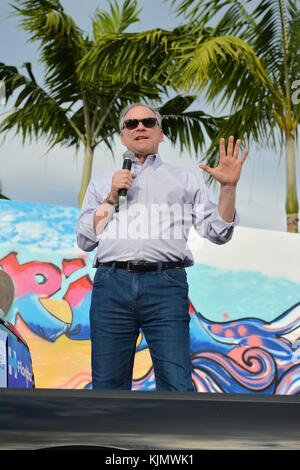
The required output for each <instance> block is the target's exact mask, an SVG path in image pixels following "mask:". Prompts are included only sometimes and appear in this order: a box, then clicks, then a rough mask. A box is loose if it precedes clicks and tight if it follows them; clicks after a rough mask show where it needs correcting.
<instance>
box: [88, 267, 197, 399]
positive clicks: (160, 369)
mask: <svg viewBox="0 0 300 470" xmlns="http://www.w3.org/2000/svg"><path fill="white" fill-rule="evenodd" d="M189 321H190V316H189V301H188V284H187V281H186V272H185V270H184V269H177V268H176V269H168V270H161V269H158V271H154V272H142V273H141V272H139V273H133V272H128V271H127V270H125V269H119V268H118V269H116V268H115V266H114V265H113V266H111V267H109V266H99V267H98V268H97V271H96V274H95V277H94V285H93V292H92V299H91V308H90V326H91V344H92V380H93V388H94V389H119V390H130V389H131V387H132V372H133V363H134V356H135V348H136V341H137V338H138V335H139V329H140V328H141V329H142V330H143V333H144V336H145V339H146V341H147V344H148V346H149V350H150V354H151V358H152V363H153V367H154V374H155V382H156V390H170V391H172V390H174V391H175V390H176V391H194V386H193V382H192V378H191V357H190V331H189Z"/></svg>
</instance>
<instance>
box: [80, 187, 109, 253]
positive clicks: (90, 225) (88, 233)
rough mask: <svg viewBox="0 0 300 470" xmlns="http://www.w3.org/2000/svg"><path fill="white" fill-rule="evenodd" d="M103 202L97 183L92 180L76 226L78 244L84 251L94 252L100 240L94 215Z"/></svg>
mask: <svg viewBox="0 0 300 470" xmlns="http://www.w3.org/2000/svg"><path fill="white" fill-rule="evenodd" d="M103 201H104V197H103V195H102V194H101V192H99V191H97V188H96V184H95V181H94V180H91V182H90V184H89V185H88V188H87V190H86V194H85V197H84V201H83V204H82V209H81V211H80V213H79V217H78V221H77V226H76V234H77V244H78V246H79V248H81V249H82V250H83V251H93V250H94V249H95V248H96V247H97V245H98V238H97V235H96V233H95V230H94V213H95V210H96V209H97V207H99V205H100V204H101V203H102V202H103Z"/></svg>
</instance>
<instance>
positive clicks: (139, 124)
mask: <svg viewBox="0 0 300 470" xmlns="http://www.w3.org/2000/svg"><path fill="white" fill-rule="evenodd" d="M137 129H139V130H144V129H145V126H144V124H143V123H142V121H140V122H139V123H138V126H137Z"/></svg>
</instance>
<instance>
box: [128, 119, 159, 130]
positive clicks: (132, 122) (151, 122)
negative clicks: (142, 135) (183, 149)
mask: <svg viewBox="0 0 300 470" xmlns="http://www.w3.org/2000/svg"><path fill="white" fill-rule="evenodd" d="M139 122H141V123H142V124H143V126H144V127H148V128H151V127H154V126H155V124H156V123H157V125H158V126H159V122H158V119H156V118H154V117H148V118H144V119H127V120H126V121H124V122H123V127H122V129H124V127H126V129H129V130H130V131H131V130H132V129H135V128H136V127H137V126H138V125H139Z"/></svg>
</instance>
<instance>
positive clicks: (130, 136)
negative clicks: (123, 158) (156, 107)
mask: <svg viewBox="0 0 300 470" xmlns="http://www.w3.org/2000/svg"><path fill="white" fill-rule="evenodd" d="M148 117H154V118H156V116H155V114H154V113H153V111H151V110H150V109H148V108H146V107H145V106H136V107H135V108H132V109H130V110H129V111H128V113H127V114H126V115H125V118H124V119H125V120H127V119H143V118H148ZM163 137H164V135H163V131H162V129H161V128H160V127H159V126H158V124H157V123H156V124H155V126H154V127H152V128H148V127H145V126H144V125H143V123H142V122H139V124H138V126H137V127H136V128H135V129H132V130H129V129H127V128H126V127H124V129H123V130H122V132H121V142H122V144H123V145H124V146H125V147H126V148H127V149H128V150H131V151H132V152H133V153H134V154H135V155H136V156H137V157H138V158H140V157H146V156H147V155H153V154H155V153H157V152H158V146H159V144H160V142H161V141H162V140H163Z"/></svg>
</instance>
